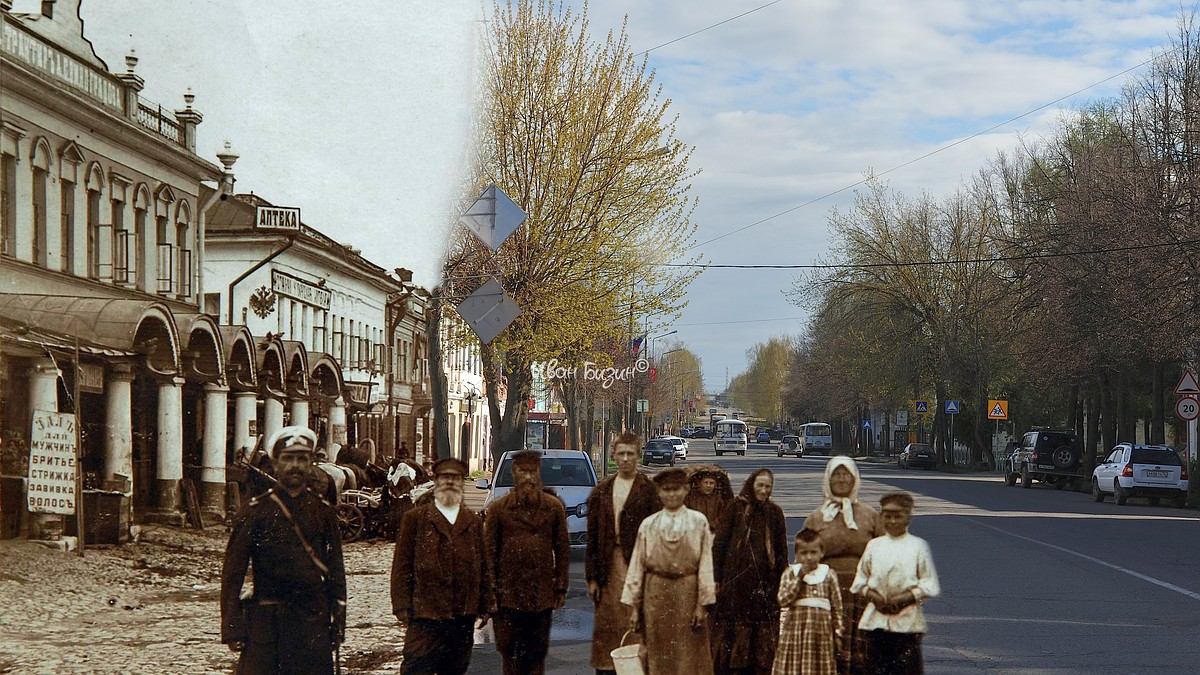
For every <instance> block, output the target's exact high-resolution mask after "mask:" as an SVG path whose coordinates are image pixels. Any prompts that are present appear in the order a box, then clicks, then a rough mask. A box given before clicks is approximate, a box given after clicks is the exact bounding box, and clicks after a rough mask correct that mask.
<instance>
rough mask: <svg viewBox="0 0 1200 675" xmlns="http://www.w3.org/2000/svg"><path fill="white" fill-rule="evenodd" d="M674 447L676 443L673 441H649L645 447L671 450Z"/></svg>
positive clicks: (647, 448) (646, 448)
mask: <svg viewBox="0 0 1200 675" xmlns="http://www.w3.org/2000/svg"><path fill="white" fill-rule="evenodd" d="M674 447H675V444H674V443H672V442H671V441H650V442H649V443H647V444H646V447H645V448H643V449H645V450H651V449H653V450H671V449H673V448H674Z"/></svg>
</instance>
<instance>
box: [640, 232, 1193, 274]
mask: <svg viewBox="0 0 1200 675" xmlns="http://www.w3.org/2000/svg"><path fill="white" fill-rule="evenodd" d="M1189 244H1200V239H1182V240H1180V241H1170V242H1162V243H1158V244H1139V245H1136V246H1114V247H1111V248H1093V249H1088V250H1086V251H1061V252H1057V253H1049V252H1047V253H1027V254H1023V255H1006V256H997V257H995V258H960V259H955V260H915V261H912V262H881V263H840V264H831V265H819V264H809V265H714V264H700V263H663V264H662V265H660V266H661V267H700V268H704V269H734V270H838V269H869V268H873V267H926V266H930V265H964V264H968V265H969V264H981V263H993V262H1009V261H1013V260H1042V259H1045V258H1068V257H1071V256H1078V255H1097V254H1102V253H1121V252H1123V251H1142V250H1146V249H1152V248H1165V247H1168V246H1185V245H1189Z"/></svg>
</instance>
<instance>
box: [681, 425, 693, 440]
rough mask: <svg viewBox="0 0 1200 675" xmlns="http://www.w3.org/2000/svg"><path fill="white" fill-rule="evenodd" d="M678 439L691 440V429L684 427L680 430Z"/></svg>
mask: <svg viewBox="0 0 1200 675" xmlns="http://www.w3.org/2000/svg"><path fill="white" fill-rule="evenodd" d="M679 437H680V438H691V437H692V428H691V427H684V428H682V429H680V430H679Z"/></svg>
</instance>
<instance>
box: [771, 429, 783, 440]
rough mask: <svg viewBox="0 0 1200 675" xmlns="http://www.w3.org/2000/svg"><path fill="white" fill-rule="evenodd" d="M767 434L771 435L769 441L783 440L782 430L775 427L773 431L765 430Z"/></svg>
mask: <svg viewBox="0 0 1200 675" xmlns="http://www.w3.org/2000/svg"><path fill="white" fill-rule="evenodd" d="M767 433H768V434H770V435H771V440H773V441H777V440H779V439H781V438H783V436H784V433H785V432H784V430H783V429H780V428H778V427H776V428H774V429H767Z"/></svg>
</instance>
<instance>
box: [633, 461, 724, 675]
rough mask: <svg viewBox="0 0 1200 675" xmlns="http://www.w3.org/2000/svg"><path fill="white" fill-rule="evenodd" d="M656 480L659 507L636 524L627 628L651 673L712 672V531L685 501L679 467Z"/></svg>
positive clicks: (708, 674)
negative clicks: (637, 633)
mask: <svg viewBox="0 0 1200 675" xmlns="http://www.w3.org/2000/svg"><path fill="white" fill-rule="evenodd" d="M654 483H655V485H656V486H657V488H658V496H659V498H660V499H661V500H662V505H663V508H662V510H661V511H658V512H657V513H655V514H653V515H651V516H649V517H647V518H646V519H645V520H643V521H642V524H641V526H639V527H638V535H637V543H635V544H634V546H633V555H632V556H631V557H630V560H629V572H628V573H627V574H626V576H625V590H624V592H623V593H622V594H621V602H622V603H624V604H626V605H629V606H630V607H631V608H632V611H631V612H630V629H631V630H639V629H640V630H641V631H642V634H643V640H642V642H643V643H644V644H645V645H646V655H647V664H646V665H647V666H648V670H649V675H667V674H670V673H689V675H690V674H692V673H696V674H697V675H712V672H713V667H712V657H711V655H710V652H709V639H708V606H709V605H712V604H713V603H714V602H715V601H716V589H715V587H714V584H713V566H712V541H713V535H712V532H711V531H710V530H709V529H708V519H707V518H705V517H704V514H702V513H700V512H698V511H693V510H691V509H689V508H687V507H686V506H684V505H683V500H684V497H685V496H686V495H687V492H688V486H687V473H686V472H685V471H684V470H683V469H664V470H662V471H660V472H659V473H658V474H657V475H655V476H654Z"/></svg>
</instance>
